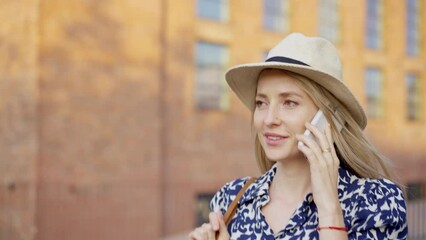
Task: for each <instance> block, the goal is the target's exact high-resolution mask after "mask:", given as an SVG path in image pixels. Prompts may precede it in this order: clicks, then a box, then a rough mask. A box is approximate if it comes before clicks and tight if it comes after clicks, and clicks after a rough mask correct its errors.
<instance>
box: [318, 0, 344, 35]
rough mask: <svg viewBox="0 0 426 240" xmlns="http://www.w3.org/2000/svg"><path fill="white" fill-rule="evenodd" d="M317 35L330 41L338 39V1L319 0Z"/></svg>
mask: <svg viewBox="0 0 426 240" xmlns="http://www.w3.org/2000/svg"><path fill="white" fill-rule="evenodd" d="M318 16H319V19H318V22H319V35H320V36H321V37H324V38H326V39H328V40H330V41H332V42H338V41H339V39H340V12H339V1H337V0H320V1H319V15H318Z"/></svg>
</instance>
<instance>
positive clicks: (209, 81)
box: [0, 0, 426, 240]
mask: <svg viewBox="0 0 426 240" xmlns="http://www.w3.org/2000/svg"><path fill="white" fill-rule="evenodd" d="M0 19H1V22H0V239H1V240H30V239H31V240H33V239H35V240H57V239H61V240H92V239H103V240H109V239H111V240H112V239H185V238H186V234H187V233H188V232H189V231H190V230H191V229H193V228H195V227H196V226H198V225H200V224H201V223H203V222H204V221H205V217H206V214H208V212H209V210H208V202H209V200H210V198H211V197H212V196H213V194H214V193H215V192H216V191H217V190H218V189H219V188H220V187H221V186H222V185H223V184H224V183H225V182H227V181H230V180H232V179H234V178H237V177H243V176H249V175H250V176H256V175H259V174H260V173H259V171H258V169H257V165H256V162H255V158H254V154H253V143H252V142H253V141H252V140H253V139H252V136H251V132H250V113H249V111H248V110H247V109H245V107H244V106H243V104H241V103H240V102H239V101H238V99H237V98H236V96H235V95H234V94H233V93H232V92H230V91H229V89H228V87H227V86H226V84H225V82H224V77H223V73H224V72H225V70H226V69H227V68H228V67H230V66H232V65H235V64H240V63H247V62H257V61H264V59H265V57H266V54H267V52H268V50H269V49H270V48H271V47H273V46H274V45H276V44H277V43H278V42H279V41H280V40H281V39H283V38H284V37H285V36H286V35H287V34H289V33H290V32H302V33H304V34H307V35H310V36H312V35H319V36H323V37H325V38H328V39H329V40H330V41H332V42H333V43H334V44H335V45H336V46H337V47H338V49H339V51H340V54H341V57H342V61H343V64H344V81H345V82H346V83H347V84H348V85H349V86H350V88H351V89H352V90H353V91H354V93H355V95H356V96H357V97H358V98H359V99H360V101H361V103H362V104H363V106H364V107H365V110H366V112H367V113H368V116H369V122H368V126H367V129H366V133H367V135H368V136H369V138H370V139H371V141H372V142H373V143H374V144H375V145H376V146H377V147H378V148H379V149H380V150H381V151H382V152H383V153H384V154H385V155H386V156H387V157H389V158H390V159H391V161H392V164H393V168H394V170H395V172H396V173H397V174H398V176H399V177H400V180H401V182H402V183H403V184H404V185H405V186H406V188H405V192H406V196H407V204H408V221H409V231H410V238H409V239H426V230H425V229H426V196H425V192H426V191H425V190H426V175H425V172H426V104H425V101H426V83H425V80H426V24H425V22H426V3H425V1H423V0H386V1H385V0H356V1H350V0H340V1H339V0H304V1H296V0H180V1H173V0H158V1H156V0H67V1H66V0H13V1H7V0H0Z"/></svg>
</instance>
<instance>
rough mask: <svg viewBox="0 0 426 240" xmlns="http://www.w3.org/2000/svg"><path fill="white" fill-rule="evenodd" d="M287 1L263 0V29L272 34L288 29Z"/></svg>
mask: <svg viewBox="0 0 426 240" xmlns="http://www.w3.org/2000/svg"><path fill="white" fill-rule="evenodd" d="M288 22H289V1H288V0H263V27H264V28H265V29H267V30H271V31H274V32H280V33H282V32H287V31H288V29H289V24H288Z"/></svg>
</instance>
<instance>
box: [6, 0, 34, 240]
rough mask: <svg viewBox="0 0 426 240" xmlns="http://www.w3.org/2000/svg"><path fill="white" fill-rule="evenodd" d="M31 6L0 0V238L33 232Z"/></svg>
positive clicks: (28, 236) (27, 0)
mask: <svg viewBox="0 0 426 240" xmlns="http://www.w3.org/2000/svg"><path fill="white" fill-rule="evenodd" d="M37 5H38V1H32V0H17V1H1V2H0V19H1V24H0V52H1V54H0V239H7V240H9V239H11V240H14V239H32V238H33V236H34V234H35V230H36V229H35V222H34V215H35V209H36V207H35V197H36V190H35V189H36V185H35V177H36V176H35V174H36V171H35V169H36V159H37V154H38V141H37V132H38V129H37V122H38V121H37V116H38V113H37V99H38V88H37V84H38V82H37V78H38V67H37V55H38V50H37V45H38V38H37V31H36V30H37V26H38V21H39V20H38V10H37ZM22 6H25V8H23V7H22Z"/></svg>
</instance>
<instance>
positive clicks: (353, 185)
mask: <svg viewBox="0 0 426 240" xmlns="http://www.w3.org/2000/svg"><path fill="white" fill-rule="evenodd" d="M349 179H350V180H349ZM346 180H347V181H343V183H340V184H339V189H340V190H341V191H342V192H341V195H342V196H345V197H343V198H342V199H341V202H342V205H343V206H344V207H343V208H344V211H345V212H346V214H347V216H348V217H349V219H346V220H347V221H348V222H347V224H348V225H350V226H351V227H350V228H351V230H350V232H352V233H354V234H355V233H356V234H357V235H358V234H362V233H363V232H364V233H366V234H374V235H376V236H379V235H380V234H382V233H383V234H384V233H386V236H388V237H389V236H393V235H395V237H396V239H403V238H400V237H402V236H404V235H406V233H407V223H406V204H405V200H404V195H403V192H402V190H401V189H400V187H398V185H397V184H395V183H394V182H392V181H390V180H388V179H369V178H358V177H356V176H353V175H352V176H351V177H350V178H347V179H346ZM373 232H374V233H373ZM379 239H380V238H379ZM390 239H395V238H390Z"/></svg>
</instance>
